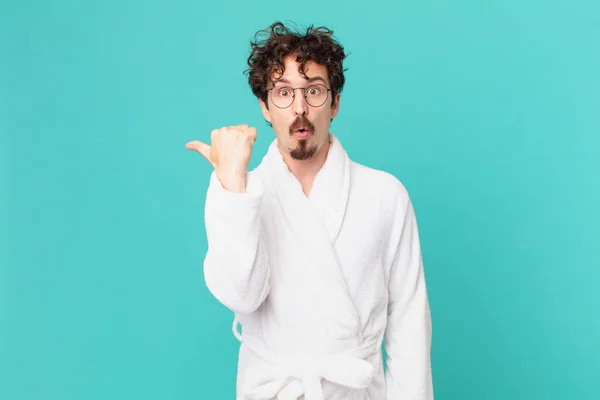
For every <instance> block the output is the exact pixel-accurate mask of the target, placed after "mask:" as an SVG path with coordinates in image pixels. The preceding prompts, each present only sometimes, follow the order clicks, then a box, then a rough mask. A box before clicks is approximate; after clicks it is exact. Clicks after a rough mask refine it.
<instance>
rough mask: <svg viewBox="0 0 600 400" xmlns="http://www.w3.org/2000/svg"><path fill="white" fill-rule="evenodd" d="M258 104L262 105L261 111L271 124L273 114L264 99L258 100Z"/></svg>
mask: <svg viewBox="0 0 600 400" xmlns="http://www.w3.org/2000/svg"><path fill="white" fill-rule="evenodd" d="M258 104H260V109H261V110H262V115H263V117H264V118H265V119H266V120H267V122H269V123H271V112H270V111H269V109H268V108H267V105H266V104H265V102H264V101H262V99H258Z"/></svg>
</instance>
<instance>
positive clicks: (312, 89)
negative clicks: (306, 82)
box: [307, 86, 321, 96]
mask: <svg viewBox="0 0 600 400" xmlns="http://www.w3.org/2000/svg"><path fill="white" fill-rule="evenodd" d="M307 91H308V94H309V95H310V96H318V95H319V94H320V93H321V89H319V87H317V86H311V87H309V88H308V90H307Z"/></svg>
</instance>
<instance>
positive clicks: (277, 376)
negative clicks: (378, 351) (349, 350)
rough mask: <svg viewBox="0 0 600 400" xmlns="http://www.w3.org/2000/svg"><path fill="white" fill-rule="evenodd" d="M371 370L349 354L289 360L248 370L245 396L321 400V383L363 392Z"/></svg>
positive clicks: (367, 364)
mask: <svg viewBox="0 0 600 400" xmlns="http://www.w3.org/2000/svg"><path fill="white" fill-rule="evenodd" d="M373 372H374V368H373V365H371V363H369V362H368V361H365V360H362V359H360V358H356V357H351V356H348V355H340V356H329V357H324V358H321V359H318V360H313V361H296V362H293V361H288V362H283V363H280V364H276V365H273V364H269V365H265V366H261V367H258V366H257V367H255V368H254V369H249V370H248V372H247V375H246V377H245V379H244V381H245V382H244V383H245V384H244V394H245V395H246V396H247V398H249V399H252V400H266V399H275V398H276V399H277V400H296V399H298V398H299V397H300V396H302V395H303V394H304V395H305V399H306V400H324V399H325V397H324V394H323V388H322V387H321V380H322V379H325V380H327V381H330V382H333V383H336V384H338V385H340V386H345V387H348V388H352V389H366V388H367V387H368V386H369V385H370V383H371V381H372V379H373Z"/></svg>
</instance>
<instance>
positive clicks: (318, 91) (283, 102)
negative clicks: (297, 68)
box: [267, 84, 331, 108]
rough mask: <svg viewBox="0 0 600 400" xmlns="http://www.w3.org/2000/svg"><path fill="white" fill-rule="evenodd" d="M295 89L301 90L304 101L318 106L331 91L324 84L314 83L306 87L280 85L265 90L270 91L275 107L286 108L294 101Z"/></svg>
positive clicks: (323, 102) (325, 99)
mask: <svg viewBox="0 0 600 400" xmlns="http://www.w3.org/2000/svg"><path fill="white" fill-rule="evenodd" d="M297 89H301V90H303V92H304V98H305V99H306V102H307V103H308V104H309V105H311V106H313V107H320V106H322V105H323V104H325V102H326V101H327V98H328V97H329V92H330V91H331V89H328V88H327V87H326V86H325V85H321V84H316V85H311V86H309V87H306V88H301V87H300V88H291V87H289V86H281V87H275V88H273V89H268V90H267V92H270V93H271V100H272V101H273V104H275V107H277V108H288V107H289V106H291V105H292V103H293V102H294V98H295V97H296V90H297Z"/></svg>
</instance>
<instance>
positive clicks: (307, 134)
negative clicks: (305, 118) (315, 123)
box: [294, 128, 311, 139]
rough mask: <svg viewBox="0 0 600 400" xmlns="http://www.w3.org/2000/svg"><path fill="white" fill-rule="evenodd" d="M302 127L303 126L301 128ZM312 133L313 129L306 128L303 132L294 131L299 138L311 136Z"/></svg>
mask: <svg viewBox="0 0 600 400" xmlns="http://www.w3.org/2000/svg"><path fill="white" fill-rule="evenodd" d="M301 129H302V128H301ZM310 134H311V131H309V130H308V129H305V130H304V131H303V132H300V130H296V131H295V132H294V136H295V137H296V138H297V139H306V138H307V137H309V136H310Z"/></svg>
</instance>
